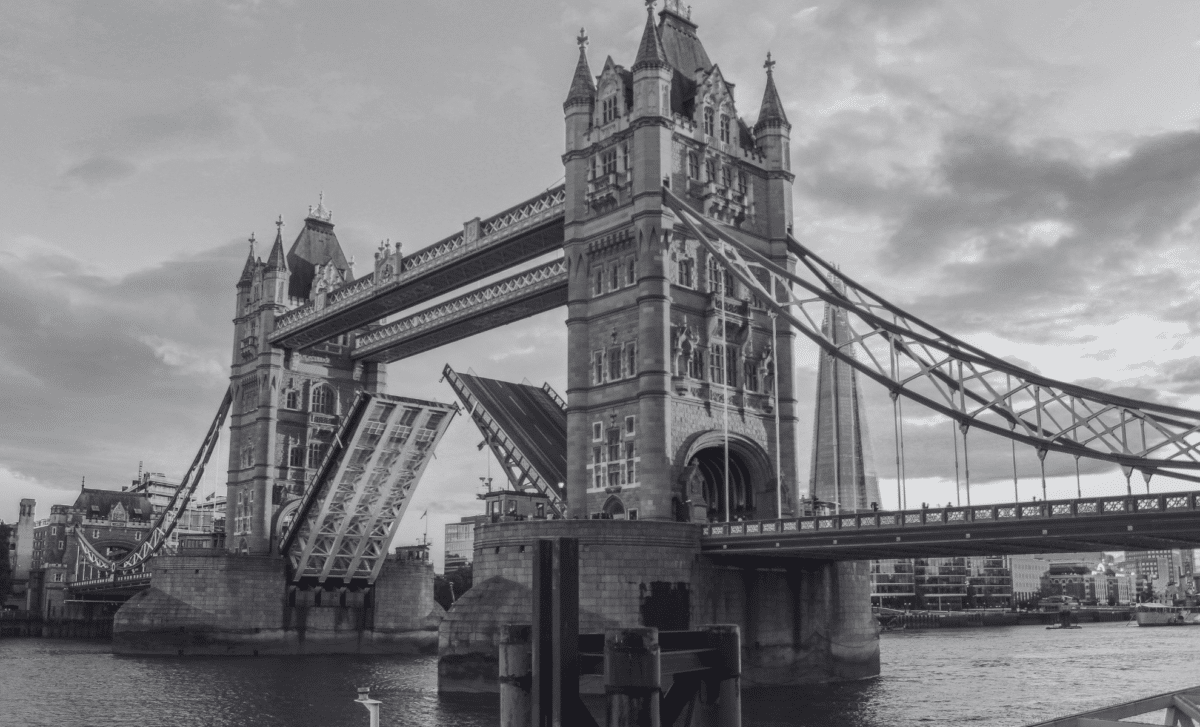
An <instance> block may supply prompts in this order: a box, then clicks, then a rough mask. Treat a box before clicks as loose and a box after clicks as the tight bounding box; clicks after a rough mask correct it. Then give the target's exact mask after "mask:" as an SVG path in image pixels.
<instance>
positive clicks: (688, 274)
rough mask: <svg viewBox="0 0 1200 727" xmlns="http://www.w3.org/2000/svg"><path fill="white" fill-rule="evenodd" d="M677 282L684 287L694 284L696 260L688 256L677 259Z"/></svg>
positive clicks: (690, 286) (691, 286)
mask: <svg viewBox="0 0 1200 727" xmlns="http://www.w3.org/2000/svg"><path fill="white" fill-rule="evenodd" d="M677 282H678V284H679V285H681V286H683V287H685V288H693V287H695V285H696V261H695V260H692V259H691V258H690V257H686V258H683V259H681V260H680V261H679V276H678V281H677Z"/></svg>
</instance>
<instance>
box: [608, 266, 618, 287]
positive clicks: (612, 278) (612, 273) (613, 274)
mask: <svg viewBox="0 0 1200 727" xmlns="http://www.w3.org/2000/svg"><path fill="white" fill-rule="evenodd" d="M620 287H621V266H620V265H619V264H618V265H613V266H612V267H611V268H609V269H608V289H609V290H616V289H617V288H620Z"/></svg>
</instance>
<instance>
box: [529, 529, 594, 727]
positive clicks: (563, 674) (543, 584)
mask: <svg viewBox="0 0 1200 727" xmlns="http://www.w3.org/2000/svg"><path fill="white" fill-rule="evenodd" d="M532 631H533V634H532V636H533V639H532V640H533V646H532V652H533V689H532V725H533V727H569V726H572V725H576V724H585V723H587V721H588V720H590V716H589V715H584V714H583V713H582V710H584V707H583V703H582V702H581V701H580V700H579V540H578V539H577V538H556V539H553V540H538V541H537V542H536V543H535V544H534V550H533V629H532Z"/></svg>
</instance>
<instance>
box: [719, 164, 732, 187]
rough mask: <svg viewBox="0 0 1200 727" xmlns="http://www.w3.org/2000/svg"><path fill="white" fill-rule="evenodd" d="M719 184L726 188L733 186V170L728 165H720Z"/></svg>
mask: <svg viewBox="0 0 1200 727" xmlns="http://www.w3.org/2000/svg"><path fill="white" fill-rule="evenodd" d="M721 186H722V187H725V188H726V189H728V188H730V187H732V186H733V170H732V169H730V168H729V167H721Z"/></svg>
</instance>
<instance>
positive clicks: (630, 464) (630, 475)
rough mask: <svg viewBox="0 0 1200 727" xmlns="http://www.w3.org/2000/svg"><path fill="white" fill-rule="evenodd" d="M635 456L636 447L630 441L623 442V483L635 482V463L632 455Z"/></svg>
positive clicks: (630, 483)
mask: <svg viewBox="0 0 1200 727" xmlns="http://www.w3.org/2000/svg"><path fill="white" fill-rule="evenodd" d="M636 456H637V447H636V446H635V445H634V443H633V442H632V441H628V442H626V443H625V483H626V484H629V485H632V484H633V483H635V482H637V464H636V463H635V462H634V457H636Z"/></svg>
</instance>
